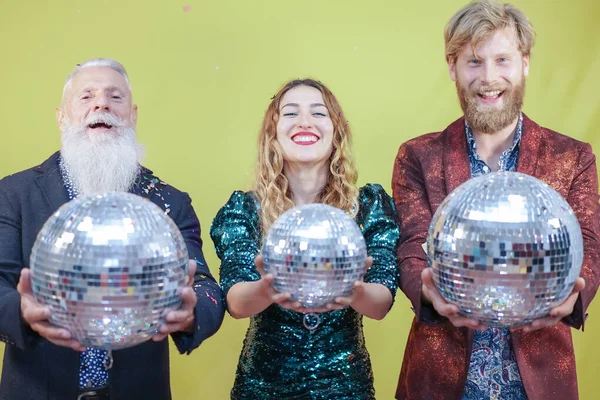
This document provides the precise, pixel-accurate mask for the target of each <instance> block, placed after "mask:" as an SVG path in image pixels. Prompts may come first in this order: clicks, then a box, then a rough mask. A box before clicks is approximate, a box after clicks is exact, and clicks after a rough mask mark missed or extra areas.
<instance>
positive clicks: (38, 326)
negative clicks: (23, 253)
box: [17, 268, 85, 351]
mask: <svg viewBox="0 0 600 400" xmlns="http://www.w3.org/2000/svg"><path fill="white" fill-rule="evenodd" d="M17 291H18V292H19V294H20V295H21V315H22V316H23V320H24V321H25V322H26V323H27V324H28V325H29V327H30V328H31V329H32V330H33V331H35V332H37V333H38V334H39V335H40V336H42V337H44V338H46V339H47V340H48V341H49V342H51V343H54V344H55V345H57V346H62V347H69V348H71V349H73V350H75V351H84V350H85V346H84V345H82V344H81V343H80V342H78V341H77V340H75V339H73V338H72V335H71V333H70V332H69V331H68V330H66V329H64V328H59V327H57V326H56V325H53V324H51V323H50V321H49V319H50V309H49V308H48V307H47V306H43V305H41V304H40V303H38V302H37V300H36V299H35V297H34V295H33V291H32V289H31V271H30V270H29V268H23V269H22V270H21V278H20V279H19V284H18V285H17Z"/></svg>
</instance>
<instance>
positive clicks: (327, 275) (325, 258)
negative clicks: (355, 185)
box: [262, 204, 367, 308]
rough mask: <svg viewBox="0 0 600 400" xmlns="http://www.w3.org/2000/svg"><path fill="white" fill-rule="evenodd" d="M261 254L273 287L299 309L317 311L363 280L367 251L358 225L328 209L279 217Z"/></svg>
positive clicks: (319, 206) (302, 210)
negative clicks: (285, 295)
mask: <svg viewBox="0 0 600 400" xmlns="http://www.w3.org/2000/svg"><path fill="white" fill-rule="evenodd" d="M262 254H263V257H264V268H265V272H267V273H272V274H273V275H274V276H275V279H274V281H273V287H274V288H275V290H277V291H278V292H288V293H290V294H291V295H292V299H293V300H294V301H298V302H300V303H301V304H302V306H303V307H307V308H318V307H323V306H325V305H326V304H328V303H332V302H334V300H335V298H336V297H339V296H348V295H349V294H350V292H352V288H353V283H354V281H356V280H359V279H361V278H362V277H363V275H364V272H365V262H366V259H367V247H366V244H365V239H364V238H363V235H362V232H361V231H360V229H359V227H358V225H357V224H356V222H355V221H354V220H353V219H352V218H350V217H349V216H347V215H346V214H345V213H344V212H343V211H342V210H340V209H338V208H335V207H332V206H329V205H326V204H308V205H304V206H299V207H296V208H293V209H291V210H288V211H286V212H285V213H283V214H282V215H281V216H280V217H279V218H278V219H277V220H276V221H275V222H274V223H273V225H271V227H270V229H269V232H268V234H267V236H266V238H265V240H264V244H263V249H262Z"/></svg>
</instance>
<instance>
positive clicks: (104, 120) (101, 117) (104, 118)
mask: <svg viewBox="0 0 600 400" xmlns="http://www.w3.org/2000/svg"><path fill="white" fill-rule="evenodd" d="M92 124H106V125H110V126H113V127H115V128H120V127H122V126H123V122H122V121H121V120H119V119H118V118H117V117H115V116H114V115H112V114H109V113H95V114H93V115H90V116H88V117H87V118H86V119H85V120H84V121H83V122H82V125H83V126H85V127H88V126H90V125H92Z"/></svg>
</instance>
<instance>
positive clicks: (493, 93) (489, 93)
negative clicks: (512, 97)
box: [480, 90, 502, 97]
mask: <svg viewBox="0 0 600 400" xmlns="http://www.w3.org/2000/svg"><path fill="white" fill-rule="evenodd" d="M500 93H502V91H501V90H494V91H493V92H482V93H480V94H481V95H483V96H485V97H494V96H498V95H499V94H500Z"/></svg>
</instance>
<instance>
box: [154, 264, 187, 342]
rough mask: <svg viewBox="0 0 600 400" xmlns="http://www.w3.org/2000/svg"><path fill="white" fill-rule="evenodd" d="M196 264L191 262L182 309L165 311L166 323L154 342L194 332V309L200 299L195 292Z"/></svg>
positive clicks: (155, 336)
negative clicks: (178, 334) (179, 333)
mask: <svg viewBox="0 0 600 400" xmlns="http://www.w3.org/2000/svg"><path fill="white" fill-rule="evenodd" d="M196 268H197V266H196V262H195V261H194V260H190V261H189V273H188V280H187V282H186V284H187V287H184V288H183V289H182V290H181V293H180V296H181V300H182V302H181V307H180V308H179V309H177V310H165V321H166V323H164V324H162V325H161V326H160V328H158V333H157V334H155V335H153V336H152V340H154V341H155V342H159V341H161V340H163V339H165V338H166V337H167V336H168V335H169V334H171V333H175V332H192V331H193V325H194V319H195V318H194V307H196V303H197V301H198V298H197V297H196V293H195V292H194V288H193V284H194V275H195V274H196Z"/></svg>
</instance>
